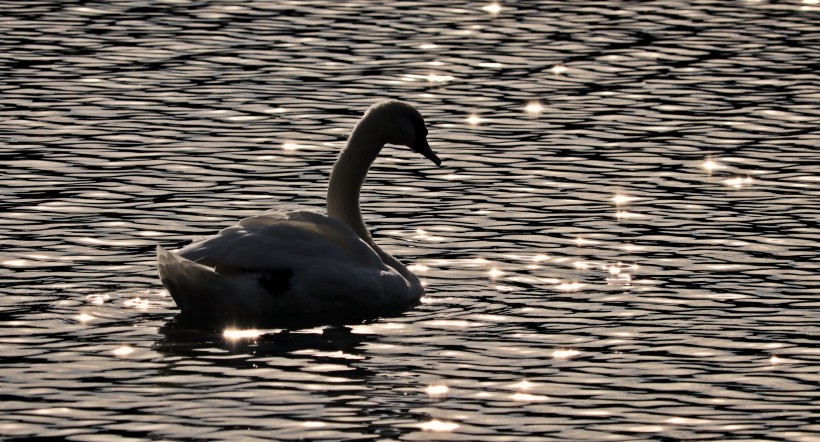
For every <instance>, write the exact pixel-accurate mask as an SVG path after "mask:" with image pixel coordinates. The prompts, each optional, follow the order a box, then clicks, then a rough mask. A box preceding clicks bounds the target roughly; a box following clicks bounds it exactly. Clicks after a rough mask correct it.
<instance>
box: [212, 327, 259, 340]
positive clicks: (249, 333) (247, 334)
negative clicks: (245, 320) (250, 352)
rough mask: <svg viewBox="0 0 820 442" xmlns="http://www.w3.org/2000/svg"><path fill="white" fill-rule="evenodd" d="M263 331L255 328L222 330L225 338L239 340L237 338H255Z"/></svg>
mask: <svg viewBox="0 0 820 442" xmlns="http://www.w3.org/2000/svg"><path fill="white" fill-rule="evenodd" d="M263 333H264V332H263V331H262V330H256V329H226V330H225V331H223V332H222V336H223V337H224V338H225V339H230V340H239V339H256V338H258V337H259V336H261V335H262V334H263Z"/></svg>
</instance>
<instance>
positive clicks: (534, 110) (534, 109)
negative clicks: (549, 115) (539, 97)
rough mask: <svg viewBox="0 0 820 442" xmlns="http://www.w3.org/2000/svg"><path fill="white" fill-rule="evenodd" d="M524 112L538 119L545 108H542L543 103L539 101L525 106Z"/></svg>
mask: <svg viewBox="0 0 820 442" xmlns="http://www.w3.org/2000/svg"><path fill="white" fill-rule="evenodd" d="M524 111H525V112H527V114H529V115H530V116H532V117H537V116H538V115H541V113H542V112H544V106H541V103H540V102H538V101H530V102H529V103H527V105H526V106H524Z"/></svg>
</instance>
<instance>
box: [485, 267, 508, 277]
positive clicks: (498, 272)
mask: <svg viewBox="0 0 820 442" xmlns="http://www.w3.org/2000/svg"><path fill="white" fill-rule="evenodd" d="M487 274H488V275H489V276H490V279H496V278H499V277H501V276H503V275H504V271H503V270H499V269H497V268H495V267H493V268H492V269H490V270H489V271H488V272H487Z"/></svg>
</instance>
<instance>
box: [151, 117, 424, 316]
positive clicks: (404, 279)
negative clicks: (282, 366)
mask: <svg viewBox="0 0 820 442" xmlns="http://www.w3.org/2000/svg"><path fill="white" fill-rule="evenodd" d="M426 135H427V130H426V128H425V126H424V120H423V119H422V117H421V114H419V112H418V111H417V110H416V109H415V108H413V107H412V106H410V105H409V104H406V103H403V102H400V101H387V102H382V103H379V104H376V105H374V106H373V107H371V108H370V109H369V110H368V111H367V113H365V115H364V117H363V118H362V120H361V121H360V122H359V124H357V125H356V128H355V129H354V130H353V133H352V134H351V136H350V139H349V141H348V144H347V147H346V148H345V149H344V150H343V151H342V153H341V154H340V155H339V159H338V161H337V162H336V164H335V165H334V167H333V172H332V173H331V177H330V184H329V186H328V194H327V210H328V216H325V215H321V214H317V213H313V212H305V211H300V212H292V213H277V212H268V213H264V214H262V215H259V216H254V217H251V218H246V219H243V220H242V221H240V222H239V223H238V224H237V225H236V226H233V227H229V228H227V229H224V230H222V231H221V232H219V234H217V235H214V236H211V237H208V238H205V239H203V240H201V241H197V242H194V243H192V244H190V245H188V246H186V247H183V248H182V249H180V250H178V251H176V252H169V251H166V250H164V249H163V248H161V247H157V261H158V268H159V275H160V279H161V281H162V283H163V285H164V286H165V288H166V289H167V290H168V292H169V293H170V294H171V296H172V297H173V299H174V301H175V302H176V304H177V306H178V307H179V308H180V310H182V313H183V314H184V315H186V316H192V317H200V318H209V319H217V320H220V319H221V320H235V319H240V318H255V319H266V318H272V317H282V316H287V315H310V314H314V313H317V314H318V313H324V314H336V313H340V314H341V313H355V312H356V311H377V310H378V309H379V308H382V307H391V306H396V305H406V304H411V303H414V302H416V301H418V299H419V298H420V297H421V296H422V295H423V294H424V290H423V288H422V286H421V283H420V282H419V279H418V278H417V277H416V275H414V274H413V273H412V272H411V271H410V270H408V269H407V267H405V266H404V265H402V264H401V263H400V262H399V261H398V260H397V259H395V258H393V257H392V256H390V255H389V254H387V253H386V252H384V251H382V250H381V249H380V248H379V247H378V246H377V245H376V244H375V243H374V242H373V239H372V238H371V237H370V234H369V232H368V230H367V228H366V226H365V224H364V220H363V219H362V215H361V210H360V209H359V192H360V190H361V187H362V184H363V183H364V179H365V176H366V174H367V171H368V169H369V168H370V165H371V164H372V163H373V161H374V160H375V159H376V156H377V155H378V154H379V152H380V151H381V149H382V147H383V146H384V145H385V144H387V143H391V144H400V145H407V146H410V147H411V148H412V149H413V150H415V151H417V152H419V153H421V154H423V155H424V156H426V157H427V158H430V159H431V160H432V161H434V162H435V163H436V164H439V163H440V161H439V160H438V157H436V155H435V154H434V153H433V152H432V150H430V147H429V145H428V144H427V140H426Z"/></svg>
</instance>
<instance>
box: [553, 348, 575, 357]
mask: <svg viewBox="0 0 820 442" xmlns="http://www.w3.org/2000/svg"><path fill="white" fill-rule="evenodd" d="M580 354H581V352H580V351H578V350H575V349H573V348H559V349H557V350H554V351H553V352H552V357H553V358H554V359H570V358H574V357H576V356H578V355H580Z"/></svg>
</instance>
